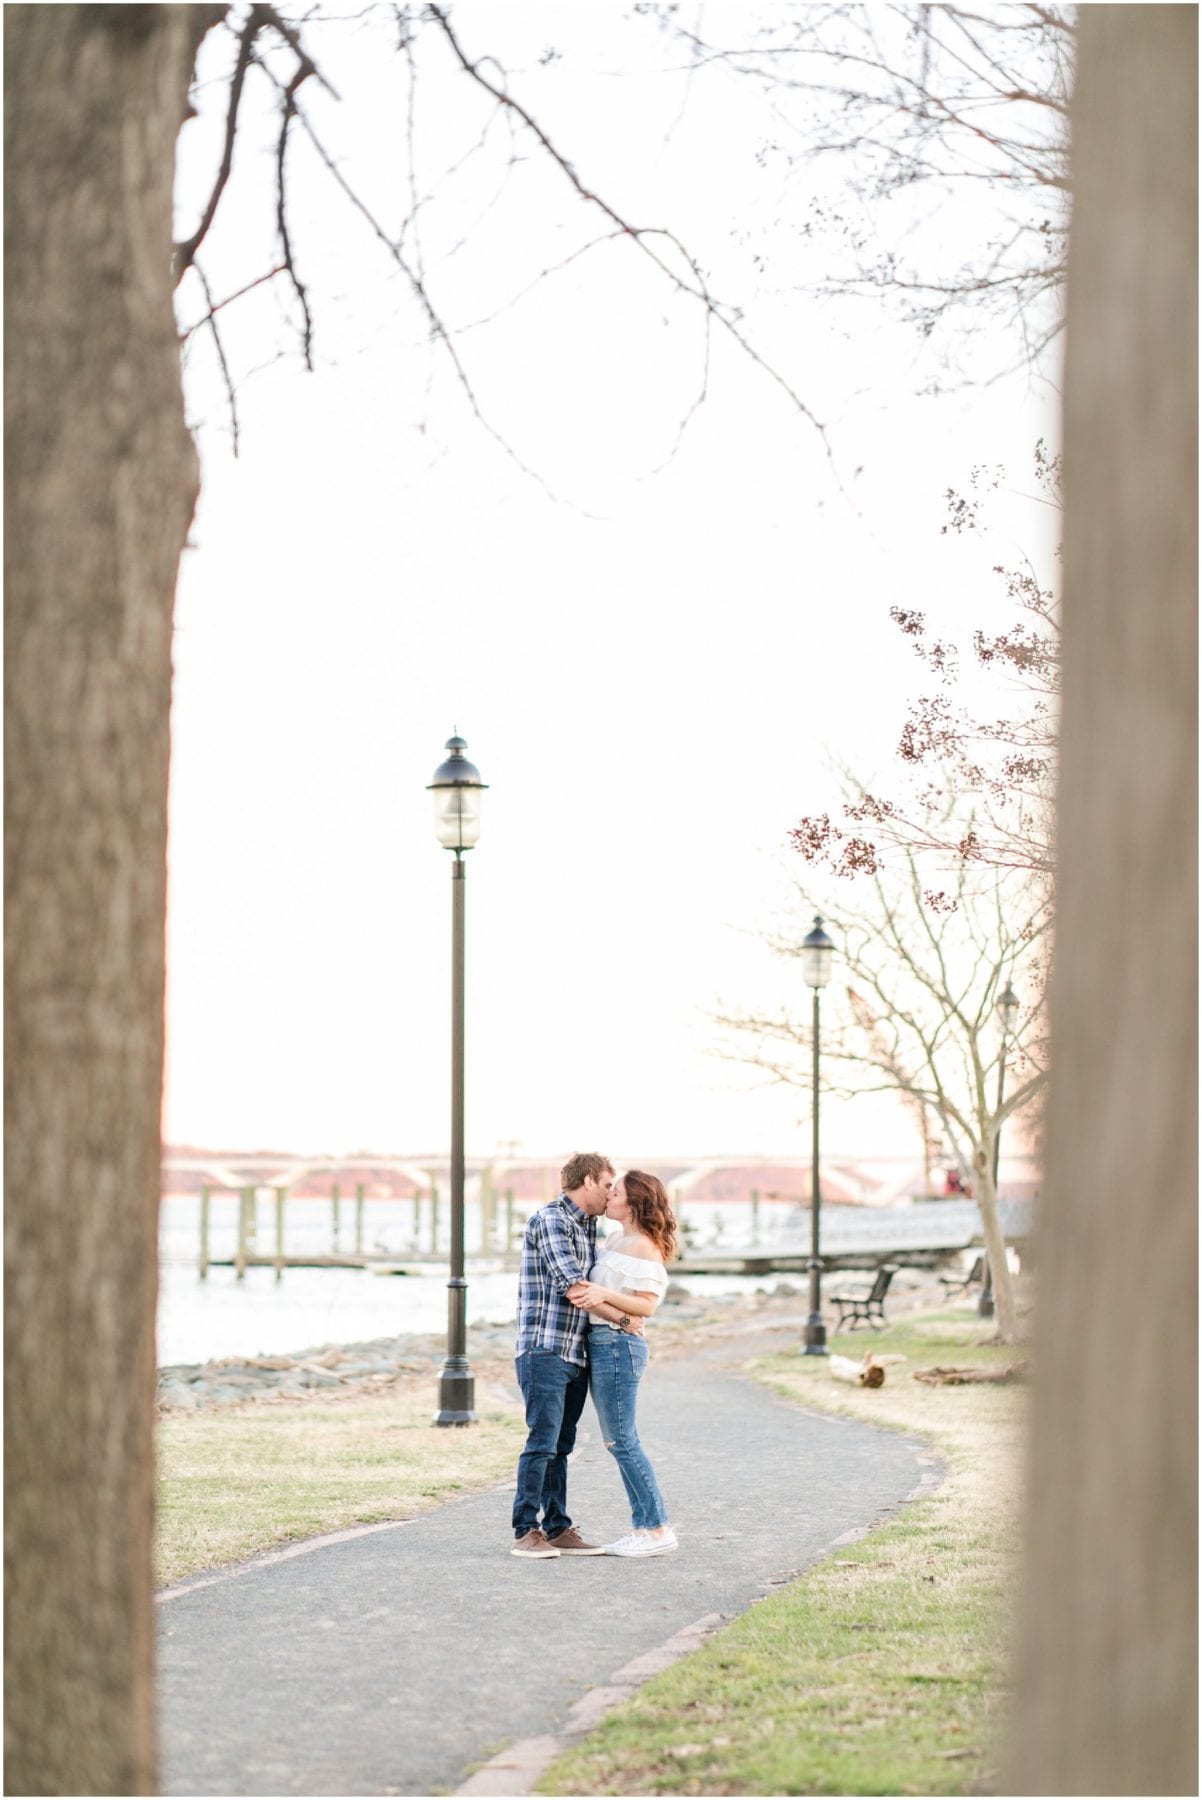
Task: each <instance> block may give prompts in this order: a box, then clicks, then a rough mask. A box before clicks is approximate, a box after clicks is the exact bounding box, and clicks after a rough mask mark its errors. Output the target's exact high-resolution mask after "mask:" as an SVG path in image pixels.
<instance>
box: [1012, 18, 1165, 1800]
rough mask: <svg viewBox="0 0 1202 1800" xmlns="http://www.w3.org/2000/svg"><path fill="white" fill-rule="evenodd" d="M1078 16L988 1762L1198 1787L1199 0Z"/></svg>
mask: <svg viewBox="0 0 1202 1800" xmlns="http://www.w3.org/2000/svg"><path fill="white" fill-rule="evenodd" d="M1080 18H1081V28H1080V66H1079V80H1078V88H1077V96H1076V100H1075V103H1074V142H1075V167H1076V175H1075V186H1076V210H1075V214H1074V219H1073V229H1072V243H1071V251H1070V260H1069V299H1068V352H1067V353H1068V363H1067V370H1066V390H1065V392H1066V400H1065V499H1066V529H1065V593H1064V646H1063V648H1064V713H1063V731H1062V737H1061V766H1060V794H1059V804H1058V813H1057V818H1058V841H1059V875H1058V916H1057V929H1056V961H1055V970H1054V975H1053V983H1052V997H1051V1031H1052V1050H1053V1058H1052V1066H1053V1075H1052V1083H1051V1091H1050V1096H1049V1105H1048V1162H1047V1182H1046V1187H1045V1197H1044V1202H1043V1211H1042V1220H1041V1243H1040V1264H1039V1289H1040V1302H1039V1312H1038V1319H1037V1347H1038V1355H1037V1359H1036V1370H1037V1373H1036V1387H1035V1418H1034V1432H1033V1445H1032V1477H1031V1497H1030V1518H1029V1525H1028V1560H1027V1567H1026V1579H1025V1597H1024V1603H1023V1617H1022V1626H1021V1632H1020V1639H1019V1650H1018V1662H1017V1669H1016V1682H1017V1700H1016V1716H1015V1718H1014V1721H1013V1734H1012V1744H1011V1750H1010V1767H1009V1771H1008V1775H1007V1777H1006V1778H1005V1779H1004V1783H1003V1785H1004V1787H1005V1791H1006V1792H1010V1793H1019V1794H1196V1793H1197V1791H1198V1788H1197V1768H1196V1742H1197V1681H1198V1671H1197V1648H1196V1637H1195V1623H1196V1621H1195V1596H1196V1592H1197V1538H1196V1501H1197V1451H1196V1437H1195V1431H1196V1425H1195V1422H1196V1417H1197V1385H1196V1377H1197V1344H1196V1312H1195V1297H1194V1281H1195V1276H1196V1272H1197V1239H1196V1224H1195V1204H1196V1199H1197V1175H1196V1127H1195V1110H1194V1109H1195V1103H1196V1098H1197V1058H1196V1049H1195V1037H1194V1030H1195V1023H1196V1017H1197V1013H1196V1006H1197V1002H1196V981H1197V964H1196V955H1195V939H1194V917H1195V903H1196V867H1197V838H1196V825H1195V806H1196V798H1197V794H1196V773H1197V748H1196V699H1195V691H1194V672H1195V667H1196V656H1197V643H1196V625H1195V612H1194V606H1195V597H1196V589H1197V570H1196V560H1197V539H1196V525H1195V510H1194V509H1195V501H1196V495H1197V463H1196V435H1195V434H1196V415H1195V394H1196V389H1197V361H1196V352H1195V344H1196V338H1195V328H1196V302H1197V293H1196V275H1195V269H1196V256H1197V241H1196V216H1197V214H1196V198H1197V197H1196V166H1197V135H1196V104H1197V85H1196V80H1197V78H1196V70H1197V12H1196V10H1195V9H1194V8H1193V7H1187V6H1140V7H1134V6H1086V7H1083V8H1082V9H1081V15H1080ZM1166 1368H1168V1369H1171V1370H1172V1371H1173V1380H1172V1381H1171V1382H1166V1381H1165V1380H1164V1379H1163V1371H1164V1370H1165V1369H1166Z"/></svg>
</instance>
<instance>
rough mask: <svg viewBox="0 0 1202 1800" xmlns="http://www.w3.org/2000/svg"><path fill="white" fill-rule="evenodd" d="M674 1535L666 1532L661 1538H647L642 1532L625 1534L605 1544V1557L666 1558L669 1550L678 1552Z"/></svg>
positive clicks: (677, 1543)
mask: <svg viewBox="0 0 1202 1800" xmlns="http://www.w3.org/2000/svg"><path fill="white" fill-rule="evenodd" d="M679 1549H680V1544H679V1542H678V1541H677V1537H676V1533H675V1532H674V1531H668V1532H666V1533H665V1535H664V1536H663V1537H660V1538H653V1537H649V1536H648V1535H647V1533H646V1532H643V1531H630V1532H627V1534H626V1536H625V1537H620V1538H618V1539H617V1540H616V1542H614V1543H612V1544H606V1546H605V1554H606V1555H607V1556H666V1555H667V1554H668V1552H669V1551H670V1550H679Z"/></svg>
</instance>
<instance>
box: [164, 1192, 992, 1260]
mask: <svg viewBox="0 0 1202 1800" xmlns="http://www.w3.org/2000/svg"><path fill="white" fill-rule="evenodd" d="M486 1190H487V1191H486ZM266 1192H267V1194H268V1195H269V1196H270V1203H273V1204H272V1211H273V1213H274V1219H273V1223H274V1233H273V1234H272V1235H273V1237H274V1242H273V1244H272V1246H271V1248H270V1249H268V1248H267V1247H266V1246H265V1245H264V1244H262V1243H261V1242H260V1241H259V1239H260V1219H259V1212H260V1202H261V1201H262V1200H263V1198H264V1194H265V1191H264V1189H263V1188H262V1187H259V1188H256V1187H244V1188H241V1189H237V1190H235V1189H232V1188H221V1189H216V1190H215V1189H214V1188H213V1187H210V1186H205V1187H203V1188H202V1189H201V1193H200V1255H199V1264H198V1268H199V1274H200V1278H201V1280H202V1281H203V1280H204V1279H205V1278H206V1276H207V1275H208V1272H209V1270H210V1269H211V1268H232V1269H234V1270H235V1272H236V1277H237V1279H238V1280H239V1281H241V1280H243V1279H244V1277H245V1275H246V1271H247V1269H257V1268H271V1269H274V1270H275V1276H276V1280H277V1281H280V1280H282V1279H283V1274H284V1270H285V1269H367V1270H371V1271H372V1272H373V1273H375V1274H378V1275H397V1276H420V1275H434V1274H438V1273H441V1272H443V1271H446V1272H447V1273H449V1258H448V1252H447V1250H446V1249H445V1248H444V1247H443V1246H442V1245H441V1244H440V1217H439V1213H440V1207H439V1194H438V1189H437V1187H435V1186H433V1184H431V1187H430V1190H429V1192H428V1194H427V1195H425V1196H418V1197H416V1198H415V1201H414V1216H413V1237H412V1242H411V1244H410V1245H409V1246H408V1247H406V1248H405V1249H403V1250H400V1251H397V1250H388V1251H385V1250H377V1251H368V1250H365V1249H364V1229H363V1228H364V1212H365V1206H366V1199H365V1189H364V1184H363V1183H362V1182H360V1183H358V1184H357V1186H356V1188H355V1192H354V1197H353V1204H354V1224H353V1236H352V1237H351V1241H350V1242H349V1243H348V1245H347V1247H346V1248H345V1249H344V1248H343V1246H342V1236H343V1229H344V1222H343V1211H342V1206H343V1202H342V1196H341V1194H340V1193H339V1190H338V1188H337V1187H335V1188H334V1189H333V1192H332V1194H331V1195H330V1198H329V1202H328V1204H329V1207H330V1248H329V1249H328V1250H302V1251H291V1252H290V1251H288V1250H287V1249H286V1247H285V1245H286V1238H285V1221H286V1210H287V1203H288V1199H289V1197H290V1196H289V1192H288V1189H287V1188H286V1187H280V1186H273V1187H271V1188H270V1189H268V1190H266ZM215 1194H216V1195H217V1196H220V1197H222V1198H225V1199H228V1200H232V1201H235V1202H236V1204H237V1215H236V1225H237V1229H236V1236H235V1246H234V1252H233V1254H232V1255H225V1256H214V1255H213V1254H212V1250H211V1225H212V1205H213V1200H214V1197H215ZM295 1197H296V1198H297V1199H305V1200H306V1201H308V1202H309V1203H311V1198H312V1197H311V1196H300V1195H298V1196H295ZM480 1199H481V1206H480V1217H479V1221H478V1223H479V1236H480V1242H479V1244H478V1245H476V1246H475V1247H474V1249H472V1250H469V1251H468V1254H467V1266H468V1269H469V1270H470V1271H472V1272H474V1273H475V1274H476V1275H477V1276H480V1275H482V1274H484V1273H489V1274H501V1273H506V1272H512V1273H516V1272H517V1269H518V1266H519V1261H520V1242H521V1230H522V1229H523V1228H524V1225H525V1220H524V1219H521V1220H519V1218H518V1217H517V1216H516V1213H515V1205H514V1195H513V1192H512V1190H508V1191H506V1192H505V1193H504V1194H503V1195H500V1194H493V1193H492V1192H491V1190H490V1188H489V1185H488V1184H485V1188H483V1189H482V1192H481V1197H480ZM752 1200H753V1204H752V1211H751V1225H752V1241H751V1243H746V1242H744V1243H743V1244H741V1245H732V1246H730V1247H725V1246H719V1245H710V1246H707V1247H704V1248H703V1247H701V1246H696V1245H693V1246H691V1245H689V1243H688V1230H687V1227H686V1230H685V1248H684V1250H683V1252H682V1254H681V1256H680V1258H679V1259H678V1260H677V1261H676V1262H675V1263H673V1265H672V1276H673V1278H674V1279H675V1280H677V1281H680V1282H687V1281H688V1279H689V1277H690V1276H691V1275H724V1276H741V1277H751V1278H756V1277H761V1278H762V1277H766V1276H772V1275H796V1276H805V1275H806V1274H807V1272H808V1269H809V1262H810V1256H809V1248H808V1245H807V1244H803V1243H802V1242H801V1241H798V1240H794V1241H793V1242H790V1243H787V1244H784V1245H780V1244H778V1245H776V1246H775V1247H772V1248H769V1247H767V1246H764V1245H760V1244H758V1243H757V1242H756V1241H755V1239H756V1237H757V1235H758V1232H757V1229H756V1228H757V1226H758V1223H759V1206H758V1201H759V1195H758V1194H753V1196H752ZM348 1204H349V1200H348ZM924 1214H925V1215H926V1216H924V1217H923V1218H922V1219H919V1218H917V1217H915V1215H914V1214H913V1213H909V1214H908V1213H907V1212H906V1211H905V1210H902V1211H899V1212H896V1213H894V1212H892V1211H890V1212H889V1213H886V1212H877V1213H875V1214H873V1215H871V1221H870V1218H869V1215H867V1214H865V1213H860V1215H859V1216H860V1220H862V1223H863V1227H864V1229H863V1231H862V1232H860V1230H859V1227H857V1235H859V1236H860V1237H861V1239H862V1241H859V1242H853V1241H850V1238H849V1233H848V1230H847V1225H846V1220H843V1221H839V1220H838V1219H836V1220H834V1221H832V1225H833V1229H832V1231H831V1233H830V1239H828V1241H831V1240H833V1241H831V1247H830V1248H829V1249H826V1250H824V1251H823V1253H822V1267H823V1269H824V1271H826V1272H828V1273H833V1272H836V1271H842V1270H865V1271H871V1270H875V1269H877V1268H879V1267H880V1266H881V1264H882V1263H893V1264H895V1265H896V1266H898V1267H899V1268H909V1269H935V1268H938V1267H940V1266H941V1265H943V1264H945V1263H946V1262H947V1261H948V1259H949V1258H950V1257H953V1256H957V1255H959V1254H960V1253H962V1252H963V1251H965V1250H973V1249H980V1248H982V1247H983V1239H982V1236H981V1232H980V1227H979V1221H978V1222H976V1228H975V1229H974V1225H973V1222H971V1221H970V1220H967V1219H963V1218H961V1219H959V1220H957V1221H956V1222H953V1219H952V1216H951V1214H950V1212H949V1211H947V1210H946V1209H944V1208H943V1207H942V1206H940V1207H933V1208H930V1209H924ZM974 1214H975V1209H974ZM824 1222H825V1219H824ZM264 1235H266V1234H264ZM1007 1235H1008V1241H1009V1242H1010V1243H1011V1244H1013V1245H1014V1246H1015V1247H1016V1248H1018V1249H1020V1250H1022V1249H1023V1248H1024V1245H1025V1243H1026V1233H1025V1232H1024V1231H1022V1230H1018V1231H1013V1230H1012V1231H1011V1232H1010V1233H1008V1234H1007Z"/></svg>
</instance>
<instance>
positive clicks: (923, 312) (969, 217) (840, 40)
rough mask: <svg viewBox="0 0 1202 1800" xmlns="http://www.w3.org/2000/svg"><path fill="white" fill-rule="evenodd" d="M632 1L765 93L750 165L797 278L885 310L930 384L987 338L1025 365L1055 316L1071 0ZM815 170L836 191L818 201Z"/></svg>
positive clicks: (712, 65) (686, 53) (1035, 359)
mask: <svg viewBox="0 0 1202 1800" xmlns="http://www.w3.org/2000/svg"><path fill="white" fill-rule="evenodd" d="M636 10H637V11H639V12H642V13H645V14H649V15H651V16H653V17H655V18H656V19H657V20H658V21H659V23H660V25H661V27H662V28H663V29H664V31H665V32H667V33H668V34H669V35H670V37H671V38H672V40H673V41H674V42H676V43H678V44H679V46H680V49H681V53H682V57H683V58H684V59H685V61H686V65H687V66H689V67H690V68H691V69H693V70H694V71H695V72H697V73H698V74H700V73H702V72H707V73H715V72H721V73H723V74H726V75H728V76H730V77H733V78H738V79H740V80H742V81H745V82H750V83H754V84H755V85H756V86H757V87H759V88H760V89H761V90H762V91H763V93H764V95H765V98H766V100H767V101H768V102H769V104H770V107H771V112H770V114H769V118H768V121H767V122H766V126H765V131H764V141H763V145H762V147H761V151H760V155H761V157H762V159H763V160H764V161H765V162H766V163H770V164H775V165H776V166H777V167H779V169H780V170H781V172H782V180H783V193H782V200H783V204H784V207H785V208H786V209H787V210H791V212H792V215H793V217H794V218H796V219H797V221H798V227H797V230H798V256H797V269H796V275H795V279H796V281H797V282H798V284H799V285H802V284H804V285H805V286H806V287H808V289H809V290H810V291H811V292H814V293H816V294H818V295H821V296H825V297H837V298H840V299H847V298H848V297H854V298H857V299H860V300H862V301H864V302H865V303H866V304H867V305H871V306H872V307H873V308H874V309H880V308H881V307H882V306H883V307H884V308H885V309H886V310H887V311H890V312H892V313H893V314H894V316H896V317H899V318H900V319H901V320H902V321H904V322H905V324H906V325H907V326H909V327H910V328H911V329H912V330H913V331H914V332H915V333H916V334H917V336H918V337H919V339H920V340H922V342H923V343H924V345H925V346H926V347H927V349H928V351H929V352H930V354H929V355H928V357H927V358H926V366H927V369H928V375H927V379H928V381H929V383H930V385H931V386H932V387H938V386H940V385H943V384H945V383H946V382H947V381H948V380H949V379H955V378H956V377H957V376H958V375H960V374H962V373H963V372H964V371H965V369H966V367H967V365H968V363H969V361H970V359H971V357H972V356H973V355H974V354H975V352H976V349H977V346H978V343H979V341H981V340H984V339H986V338H987V337H990V336H992V337H995V338H996V336H997V334H998V332H999V330H1000V332H1001V333H1002V335H1003V336H1004V337H1008V339H1009V341H1010V344H1011V352H1010V356H1009V359H1008V361H1007V363H1006V365H1004V366H1007V367H1024V368H1034V367H1036V366H1037V365H1038V363H1039V361H1040V358H1041V356H1042V355H1043V353H1044V351H1045V350H1046V349H1047V348H1048V346H1049V345H1050V344H1052V343H1053V341H1054V340H1055V339H1056V338H1057V336H1058V335H1059V332H1060V330H1061V326H1062V321H1063V281H1064V266H1065V241H1066V233H1067V226H1068V191H1069V169H1068V158H1067V145H1066V139H1067V121H1068V106H1069V94H1070V92H1071V88H1072V78H1073V65H1074V57H1075V18H1076V8H1075V7H1071V6H1044V5H1039V4H1020V5H996V4H989V3H985V4H979V5H972V6H962V5H945V6H925V5H890V6H887V7H883V6H868V5H864V4H859V3H852V4H845V3H842V0H836V3H834V4H829V3H828V4H814V5H807V6H802V7H791V8H784V9H782V8H780V7H770V8H764V7H757V6H739V7H737V8H731V7H728V8H721V7H709V8H706V9H704V10H703V9H700V8H699V9H698V10H697V14H696V15H695V17H693V18H690V16H689V15H688V14H687V13H686V12H685V9H684V8H683V7H681V6H679V5H676V4H644V5H641V6H639V7H638V8H637V9H636ZM827 163H833V164H835V165H836V166H837V167H838V168H839V170H840V171H841V172H842V183H841V185H840V186H839V187H838V188H837V190H836V191H835V192H834V193H833V194H823V193H816V192H815V179H814V175H815V170H816V168H818V167H819V166H820V165H824V164H827ZM985 193H988V195H989V202H990V203H989V205H981V204H980V202H981V199H982V197H983V195H984V194H985ZM778 210H779V209H778ZM750 229H751V228H750V227H749V230H750ZM779 260H780V252H779V249H774V253H773V261H774V264H775V265H776V266H777V267H778V268H779ZM1000 372H1001V370H1000V369H999V368H998V367H997V366H996V365H985V366H983V367H982V366H980V365H979V364H978V367H977V374H978V376H980V375H985V376H986V377H988V376H990V375H994V374H997V373H1000Z"/></svg>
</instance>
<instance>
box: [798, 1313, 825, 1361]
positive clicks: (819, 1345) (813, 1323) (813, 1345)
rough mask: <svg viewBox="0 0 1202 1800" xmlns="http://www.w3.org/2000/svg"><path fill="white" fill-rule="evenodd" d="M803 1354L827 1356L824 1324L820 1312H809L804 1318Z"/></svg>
mask: <svg viewBox="0 0 1202 1800" xmlns="http://www.w3.org/2000/svg"><path fill="white" fill-rule="evenodd" d="M802 1345H803V1349H802V1354H803V1355H804V1356H827V1355H829V1352H828V1350H827V1347H826V1326H825V1324H824V1323H823V1320H822V1314H821V1313H811V1314H810V1316H809V1318H808V1319H807V1320H806V1328H805V1336H804V1338H803V1339H802Z"/></svg>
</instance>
